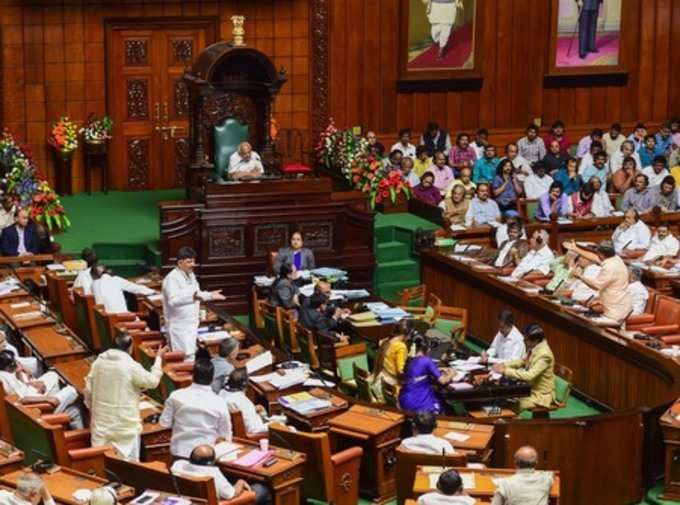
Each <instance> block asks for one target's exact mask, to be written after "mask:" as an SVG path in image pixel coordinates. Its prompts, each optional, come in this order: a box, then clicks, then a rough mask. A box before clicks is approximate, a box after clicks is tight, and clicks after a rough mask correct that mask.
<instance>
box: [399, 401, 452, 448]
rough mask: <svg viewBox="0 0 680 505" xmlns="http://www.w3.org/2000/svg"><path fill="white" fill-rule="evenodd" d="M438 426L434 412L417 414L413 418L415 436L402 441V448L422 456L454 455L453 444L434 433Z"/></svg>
mask: <svg viewBox="0 0 680 505" xmlns="http://www.w3.org/2000/svg"><path fill="white" fill-rule="evenodd" d="M436 426H437V418H436V416H435V415H434V414H433V413H432V412H424V411H423V412H417V413H416V415H415V416H414V417H413V431H414V433H413V436H412V437H407V438H405V439H403V440H402V441H401V447H403V448H404V449H408V450H409V451H411V452H419V453H421V454H439V455H441V454H442V453H443V454H454V453H455V452H456V451H455V450H454V448H453V446H452V445H451V442H449V441H448V440H446V439H445V438H442V437H438V436H436V435H434V434H433V433H432V432H433V431H434V429H435V427H436Z"/></svg>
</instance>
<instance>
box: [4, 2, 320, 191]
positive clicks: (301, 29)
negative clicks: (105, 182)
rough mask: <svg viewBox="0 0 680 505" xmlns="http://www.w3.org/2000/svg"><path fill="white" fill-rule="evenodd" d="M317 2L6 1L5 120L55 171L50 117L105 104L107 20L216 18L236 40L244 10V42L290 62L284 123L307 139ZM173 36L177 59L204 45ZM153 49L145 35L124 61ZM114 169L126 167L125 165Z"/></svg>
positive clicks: (144, 58) (80, 113) (78, 181)
mask: <svg viewBox="0 0 680 505" xmlns="http://www.w3.org/2000/svg"><path fill="white" fill-rule="evenodd" d="M313 1H317V0H257V1H256V2H245V1H226V0H220V1H217V0H181V1H179V0H164V1H162V2H149V1H145V0H130V1H126V2H119V1H108V2H104V1H96V2H95V1H88V0H69V1H67V2H54V1H50V0H32V1H30V2H28V1H25V0H7V1H5V2H3V3H2V9H0V37H1V41H2V52H1V53H0V75H1V76H2V82H1V86H2V88H1V92H0V96H1V100H2V103H0V110H1V111H2V113H3V114H2V115H1V116H0V122H1V123H2V124H3V125H7V126H9V127H10V128H11V129H12V131H13V132H15V133H16V135H17V136H18V138H19V139H20V140H21V141H26V142H27V143H28V144H29V145H30V146H31V148H32V150H33V152H34V154H35V156H36V160H37V161H38V164H39V166H40V167H41V168H43V169H44V170H45V171H46V172H47V174H48V176H49V177H50V178H52V177H53V168H52V159H51V156H48V152H47V146H46V142H45V139H46V137H47V133H48V131H49V128H50V125H51V123H52V122H53V121H54V120H56V119H58V118H59V116H60V115H62V114H68V115H69V117H71V118H73V119H75V120H76V121H79V122H81V121H84V120H85V119H86V118H87V115H88V113H90V112H95V113H97V114H102V113H104V112H105V111H106V86H105V80H106V75H105V68H106V64H105V48H104V40H105V31H104V20H105V19H109V18H121V17H125V18H130V19H140V18H160V17H178V16H181V17H184V18H188V17H195V16H219V19H220V34H219V35H220V37H219V38H220V39H226V40H231V38H232V36H231V30H232V23H231V21H230V19H229V18H230V17H231V16H232V15H234V14H243V15H245V16H246V18H247V20H246V25H245V28H246V43H247V44H248V45H250V46H251V47H256V48H258V49H260V50H262V51H263V52H265V53H266V54H268V55H269V56H270V57H272V58H273V59H274V62H275V64H276V66H277V68H279V67H284V68H286V69H287V70H288V75H289V78H290V80H289V82H288V83H287V84H286V86H284V88H283V90H282V91H281V94H280V95H279V98H278V100H277V101H276V103H275V105H274V116H275V118H276V119H277V121H278V123H279V126H280V127H282V128H291V127H295V128H301V129H302V130H303V132H304V134H305V141H306V142H307V143H308V142H309V134H308V130H309V128H310V126H311V122H310V110H311V107H310V103H311V102H312V101H311V99H310V89H311V87H310V75H311V73H310V72H311V64H310V62H311V56H310V53H311V50H310V47H311V46H310V40H311V36H310V34H311V31H310V26H309V21H310V5H311V2H313ZM275 20H276V21H275ZM174 42H175V43H174V44H171V54H170V56H172V58H173V59H174V60H175V61H177V62H179V61H181V60H182V58H186V57H187V55H188V54H189V53H190V52H191V51H194V52H195V51H196V50H197V48H196V47H190V46H191V44H188V43H187V42H186V40H183V39H182V38H181V37H178V38H177V39H176V41H174ZM150 49H151V48H150V45H149V41H148V40H146V39H145V38H144V37H142V36H140V37H139V38H137V39H135V40H134V41H133V42H132V43H130V44H129V47H128V48H127V51H126V62H127V63H128V64H134V62H137V64H138V65H141V66H144V65H147V63H148V58H149V57H150V54H149V51H150ZM178 64H180V65H181V63H178ZM175 98H176V100H175V101H174V103H171V105H170V107H171V108H173V109H174V110H175V111H177V112H179V110H180V109H181V107H183V104H184V103H185V102H184V97H183V96H182V91H181V90H178V91H177V93H175ZM149 113H150V114H153V111H152V110H149ZM177 115H178V116H180V114H177ZM111 170H112V171H120V172H123V174H125V176H126V174H127V167H126V166H124V165H121V166H116V167H111ZM73 178H74V181H73V182H74V189H75V191H80V190H82V188H83V183H84V180H83V170H82V157H81V156H76V157H74V166H73Z"/></svg>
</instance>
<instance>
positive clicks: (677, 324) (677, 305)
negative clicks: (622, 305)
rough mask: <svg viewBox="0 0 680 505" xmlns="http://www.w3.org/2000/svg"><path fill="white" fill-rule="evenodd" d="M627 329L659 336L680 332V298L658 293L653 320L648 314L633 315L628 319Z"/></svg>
mask: <svg viewBox="0 0 680 505" xmlns="http://www.w3.org/2000/svg"><path fill="white" fill-rule="evenodd" d="M636 318H637V319H636ZM626 329H627V330H628V331H637V332H640V333H646V334H647V335H654V336H657V337H661V336H664V335H666V336H668V335H671V334H674V333H680V300H677V299H676V298H671V297H670V296H665V295H658V296H657V297H656V306H655V308H654V315H653V321H649V317H648V315H643V316H632V317H629V318H628V319H627V320H626Z"/></svg>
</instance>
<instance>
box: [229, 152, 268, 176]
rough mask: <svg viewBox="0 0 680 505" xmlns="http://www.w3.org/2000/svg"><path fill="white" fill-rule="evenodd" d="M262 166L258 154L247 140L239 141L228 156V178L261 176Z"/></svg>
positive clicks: (262, 173)
mask: <svg viewBox="0 0 680 505" xmlns="http://www.w3.org/2000/svg"><path fill="white" fill-rule="evenodd" d="M263 175H264V167H263V166H262V160H261V159H260V155H259V154H257V153H256V152H255V151H253V146H251V145H250V143H249V142H241V143H240V144H239V146H238V150H237V151H236V152H235V153H234V154H232V155H231V156H230V157H229V178H230V179H232V180H235V181H237V180H239V179H249V178H252V177H262V176H263Z"/></svg>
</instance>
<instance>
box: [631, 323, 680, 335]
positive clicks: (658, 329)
mask: <svg viewBox="0 0 680 505" xmlns="http://www.w3.org/2000/svg"><path fill="white" fill-rule="evenodd" d="M640 331H641V332H642V333H646V334H647V335H664V334H668V333H677V332H678V331H680V326H679V325H677V324H660V325H656V326H645V327H644V328H640Z"/></svg>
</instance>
